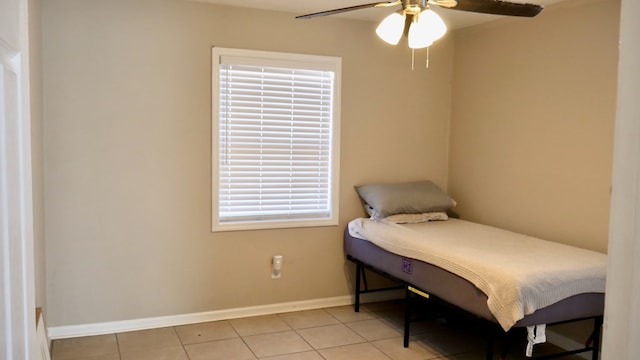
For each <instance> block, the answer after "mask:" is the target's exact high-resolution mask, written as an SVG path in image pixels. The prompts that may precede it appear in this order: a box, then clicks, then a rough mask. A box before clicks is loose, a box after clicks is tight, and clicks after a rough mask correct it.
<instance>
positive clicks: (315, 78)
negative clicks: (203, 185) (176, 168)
mask: <svg viewBox="0 0 640 360" xmlns="http://www.w3.org/2000/svg"><path fill="white" fill-rule="evenodd" d="M220 59H221V60H220V64H219V68H218V83H219V94H218V114H217V115H218V122H217V125H218V129H217V136H218V141H217V143H218V154H217V155H218V161H217V165H218V166H217V177H218V179H217V180H218V182H217V189H214V191H217V200H218V201H217V202H218V204H217V205H218V206H217V212H218V213H217V220H218V221H217V222H218V224H219V225H224V224H225V223H226V224H228V223H246V222H263V223H264V222H274V221H275V222H283V221H284V222H291V221H296V220H310V219H315V220H318V219H320V220H323V219H324V220H326V219H331V218H332V216H333V215H334V214H333V212H334V211H335V209H336V207H335V206H333V205H334V204H333V202H334V199H335V197H334V196H333V192H334V190H333V189H334V188H335V187H334V186H333V185H334V181H335V180H334V179H333V177H332V175H333V172H334V165H335V164H333V159H334V158H335V157H334V156H333V155H334V151H335V150H336V149H334V148H333V147H334V144H335V142H334V141H333V140H334V138H333V136H334V131H333V130H334V128H333V126H334V114H335V111H334V110H335V109H334V106H335V101H334V100H335V99H334V97H335V93H336V91H335V88H334V87H335V78H336V74H335V71H333V70H324V69H313V65H312V64H311V65H310V64H307V63H295V62H293V63H291V64H287V62H286V61H266V60H265V59H260V58H242V57H236V56H234V57H225V56H222V57H221V58H220ZM261 63H264V64H266V65H261ZM274 64H275V65H274ZM296 65H297V66H296ZM214 136H216V135H215V134H214ZM214 230H215V229H214Z"/></svg>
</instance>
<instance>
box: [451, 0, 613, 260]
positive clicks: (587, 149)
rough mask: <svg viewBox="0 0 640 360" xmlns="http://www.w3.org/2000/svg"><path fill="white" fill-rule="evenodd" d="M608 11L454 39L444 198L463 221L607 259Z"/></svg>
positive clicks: (595, 9)
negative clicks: (447, 194) (450, 200)
mask: <svg viewBox="0 0 640 360" xmlns="http://www.w3.org/2000/svg"><path fill="white" fill-rule="evenodd" d="M619 11H620V2H619V1H618V0H602V1H592V0H587V1H569V2H567V3H566V4H559V5H557V6H550V7H548V8H547V9H545V10H544V11H543V13H542V14H541V15H540V16H539V17H536V18H534V19H515V20H512V19H508V20H504V21H499V22H494V23H491V24H487V25H484V26H479V27H474V28H469V29H465V30H463V31H459V32H457V34H456V36H455V66H454V82H453V96H452V99H453V100H452V103H453V105H452V115H451V139H450V142H451V146H450V154H449V157H450V163H449V191H450V192H451V194H452V195H453V196H454V197H455V198H456V199H457V200H458V203H459V206H458V211H459V213H460V215H461V216H462V217H463V218H467V219H471V220H475V221H479V222H482V223H487V224H491V225H497V226H500V227H504V228H508V229H512V230H516V231H520V232H523V233H527V234H531V235H535V236H540V237H543V238H547V239H549V240H554V241H559V242H564V243H569V244H573V245H577V246H581V247H585V248H590V249H594V250H597V251H601V252H605V251H606V249H607V237H608V223H609V221H608V219H609V200H610V199H609V192H610V184H611V166H612V156H613V155H612V151H613V127H614V116H615V99H616V71H617V61H618V48H617V45H618V28H619Z"/></svg>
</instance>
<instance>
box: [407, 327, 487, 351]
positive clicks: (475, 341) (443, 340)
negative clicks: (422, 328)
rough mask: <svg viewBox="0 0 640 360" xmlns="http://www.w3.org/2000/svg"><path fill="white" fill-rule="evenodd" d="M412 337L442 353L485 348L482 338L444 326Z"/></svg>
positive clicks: (432, 349) (430, 348) (422, 344)
mask: <svg viewBox="0 0 640 360" xmlns="http://www.w3.org/2000/svg"><path fill="white" fill-rule="evenodd" d="M412 339H414V340H415V341H416V342H419V343H420V345H421V346H424V347H425V348H427V349H429V350H430V351H433V352H438V353H440V354H443V355H454V354H463V353H468V352H475V351H484V350H485V349H486V341H485V340H484V339H482V338H480V337H475V336H471V335H469V334H462V335H461V334H460V333H457V332H454V331H451V330H448V329H444V328H443V329H442V331H439V332H428V333H424V334H419V335H415V336H412Z"/></svg>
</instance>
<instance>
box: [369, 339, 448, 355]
mask: <svg viewBox="0 0 640 360" xmlns="http://www.w3.org/2000/svg"><path fill="white" fill-rule="evenodd" d="M372 344H373V346H375V347H376V348H378V349H379V350H380V351H382V352H383V353H385V354H386V355H387V356H388V357H390V358H391V359H392V360H427V359H435V358H439V357H441V356H442V354H440V353H438V352H434V351H432V350H430V349H428V348H425V347H423V346H422V345H420V344H418V343H416V342H415V341H411V342H409V347H408V348H405V347H404V345H403V339H402V337H398V338H392V339H385V340H378V341H374V342H372Z"/></svg>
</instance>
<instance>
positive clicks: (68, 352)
mask: <svg viewBox="0 0 640 360" xmlns="http://www.w3.org/2000/svg"><path fill="white" fill-rule="evenodd" d="M51 350H52V356H53V357H54V358H55V359H56V360H72V359H73V360H75V359H92V360H93V359H96V360H98V359H105V360H106V359H112V358H114V357H113V356H114V355H115V359H118V342H117V341H116V336H115V335H113V334H111V335H98V336H86V337H79V338H72V339H61V340H55V341H54V342H53V347H52V349H51Z"/></svg>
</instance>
